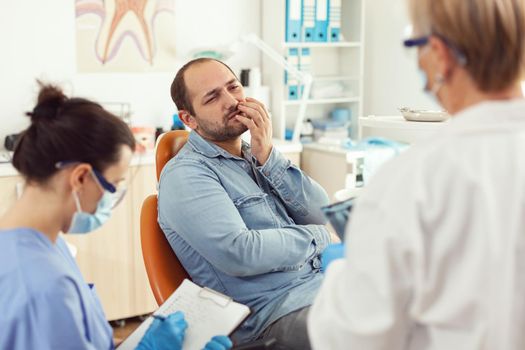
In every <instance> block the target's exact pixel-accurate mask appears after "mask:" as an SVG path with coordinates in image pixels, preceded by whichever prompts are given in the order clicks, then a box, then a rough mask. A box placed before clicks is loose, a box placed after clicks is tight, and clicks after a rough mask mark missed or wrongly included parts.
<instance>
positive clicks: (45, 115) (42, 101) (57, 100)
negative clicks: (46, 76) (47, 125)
mask: <svg viewBox="0 0 525 350" xmlns="http://www.w3.org/2000/svg"><path fill="white" fill-rule="evenodd" d="M38 85H40V93H39V94H38V100H37V104H36V106H35V108H33V111H31V112H27V113H26V114H27V115H28V116H29V117H31V122H32V123H38V122H41V121H47V120H54V119H55V118H56V117H57V116H58V114H59V113H60V110H61V108H62V105H63V104H64V102H66V101H67V97H66V95H64V93H63V92H62V90H61V89H60V88H59V87H57V86H54V85H48V84H43V83H41V82H38Z"/></svg>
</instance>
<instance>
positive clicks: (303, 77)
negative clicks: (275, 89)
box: [241, 33, 313, 142]
mask: <svg viewBox="0 0 525 350" xmlns="http://www.w3.org/2000/svg"><path fill="white" fill-rule="evenodd" d="M241 42H246V43H250V44H252V45H253V46H255V47H257V48H258V49H259V50H261V51H262V52H263V53H264V54H265V55H266V56H268V57H269V58H270V59H272V60H273V61H274V62H275V63H277V64H278V65H280V66H281V67H282V68H284V69H285V70H286V71H287V72H288V73H289V74H290V75H292V76H294V77H295V78H296V79H297V80H298V81H299V82H300V83H301V84H302V85H303V86H304V87H303V93H302V95H301V100H300V102H299V113H298V114H297V118H296V120H295V125H294V129H293V137H292V141H293V142H299V137H300V135H301V128H302V125H303V121H304V119H305V116H306V107H307V105H308V97H309V96H310V90H311V87H312V81H313V78H312V75H311V74H309V73H306V72H301V71H300V70H299V69H297V68H296V67H295V66H294V65H292V64H290V62H288V61H287V60H286V59H285V58H284V57H283V56H282V55H281V54H279V53H278V52H277V51H275V49H274V48H272V47H271V46H270V45H268V44H267V43H266V42H264V41H263V40H261V38H259V37H258V36H257V35H256V34H254V33H250V34H247V35H244V36H242V37H241Z"/></svg>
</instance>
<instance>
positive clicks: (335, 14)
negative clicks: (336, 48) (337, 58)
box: [328, 0, 341, 41]
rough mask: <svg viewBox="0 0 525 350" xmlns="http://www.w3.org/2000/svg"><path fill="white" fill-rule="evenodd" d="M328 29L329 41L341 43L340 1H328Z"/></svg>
mask: <svg viewBox="0 0 525 350" xmlns="http://www.w3.org/2000/svg"><path fill="white" fill-rule="evenodd" d="M329 2H330V11H329V12H328V19H329V23H328V29H329V34H330V41H341V0H329Z"/></svg>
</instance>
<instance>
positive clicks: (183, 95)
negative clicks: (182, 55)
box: [170, 57, 239, 115]
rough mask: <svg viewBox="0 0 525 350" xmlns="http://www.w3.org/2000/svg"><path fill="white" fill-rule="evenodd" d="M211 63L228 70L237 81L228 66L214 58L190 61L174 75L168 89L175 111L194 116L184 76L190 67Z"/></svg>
mask: <svg viewBox="0 0 525 350" xmlns="http://www.w3.org/2000/svg"><path fill="white" fill-rule="evenodd" d="M211 61H215V62H219V63H220V64H222V65H223V66H224V67H226V68H228V70H229V71H230V72H231V73H232V74H233V76H234V77H235V79H237V80H239V79H238V78H237V75H236V74H235V73H234V72H233V70H232V69H231V68H230V66H228V65H227V64H226V63H224V62H222V61H219V60H216V59H214V58H209V57H201V58H196V59H194V60H191V61H189V62H187V63H186V64H185V65H184V66H182V67H181V68H180V69H179V70H178V71H177V74H176V75H175V79H173V82H172V83H171V89H170V92H171V99H172V100H173V102H174V103H175V106H177V109H179V110H182V109H184V110H186V111H188V112H190V114H191V115H195V110H194V109H193V105H192V104H191V99H190V95H189V93H188V87H187V86H186V80H185V79H186V78H185V74H186V71H187V70H188V69H189V68H190V67H192V66H195V65H198V64H202V63H206V62H211Z"/></svg>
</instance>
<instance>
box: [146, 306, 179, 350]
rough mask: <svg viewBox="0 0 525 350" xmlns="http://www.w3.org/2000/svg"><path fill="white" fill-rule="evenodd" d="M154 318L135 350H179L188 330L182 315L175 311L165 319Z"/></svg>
mask: <svg viewBox="0 0 525 350" xmlns="http://www.w3.org/2000/svg"><path fill="white" fill-rule="evenodd" d="M154 317H155V319H154V320H153V323H152V324H151V325H150V326H149V328H148V330H147V331H146V334H145V335H144V336H143V337H142V339H141V340H140V343H139V345H138V346H137V348H136V350H168V349H169V350H181V349H182V342H183V341H184V333H185V332H186V328H188V323H186V320H184V314H183V313H182V312H180V311H177V312H175V313H172V314H171V315H169V316H167V317H161V316H154Z"/></svg>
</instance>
